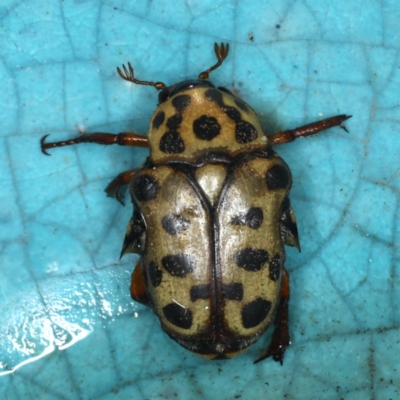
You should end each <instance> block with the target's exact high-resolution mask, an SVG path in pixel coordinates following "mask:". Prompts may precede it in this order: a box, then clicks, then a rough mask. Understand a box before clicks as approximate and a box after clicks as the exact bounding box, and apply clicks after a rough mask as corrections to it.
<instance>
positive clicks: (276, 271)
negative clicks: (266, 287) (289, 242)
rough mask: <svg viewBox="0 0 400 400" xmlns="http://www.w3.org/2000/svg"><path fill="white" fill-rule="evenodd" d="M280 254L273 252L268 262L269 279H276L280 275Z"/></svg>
mask: <svg viewBox="0 0 400 400" xmlns="http://www.w3.org/2000/svg"><path fill="white" fill-rule="evenodd" d="M280 260H281V256H280V255H279V254H275V255H274V256H273V257H272V260H271V261H270V263H269V279H271V280H272V281H277V280H278V279H279V277H280V275H281V262H280Z"/></svg>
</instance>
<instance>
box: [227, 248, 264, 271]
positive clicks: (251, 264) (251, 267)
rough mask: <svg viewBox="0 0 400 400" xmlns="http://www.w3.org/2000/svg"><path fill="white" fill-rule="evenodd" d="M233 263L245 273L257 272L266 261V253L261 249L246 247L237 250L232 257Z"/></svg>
mask: <svg viewBox="0 0 400 400" xmlns="http://www.w3.org/2000/svg"><path fill="white" fill-rule="evenodd" d="M234 260H235V263H236V264H237V265H238V266H239V267H241V268H244V269H245V270H246V271H259V270H260V269H261V267H262V266H263V265H264V264H265V263H266V262H267V261H268V252H267V251H266V250H262V249H253V248H251V247H247V248H245V249H243V250H239V251H238V252H237V253H236V254H235V256H234Z"/></svg>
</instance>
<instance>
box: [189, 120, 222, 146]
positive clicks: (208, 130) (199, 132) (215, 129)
mask: <svg viewBox="0 0 400 400" xmlns="http://www.w3.org/2000/svg"><path fill="white" fill-rule="evenodd" d="M193 132H194V134H195V135H196V137H197V138H198V139H202V140H208V141H210V140H212V139H214V138H215V137H216V136H218V135H219V134H220V132H221V127H220V125H219V123H218V121H217V120H216V119H215V118H214V117H211V116H210V115H202V116H201V117H199V118H197V119H195V120H194V121H193Z"/></svg>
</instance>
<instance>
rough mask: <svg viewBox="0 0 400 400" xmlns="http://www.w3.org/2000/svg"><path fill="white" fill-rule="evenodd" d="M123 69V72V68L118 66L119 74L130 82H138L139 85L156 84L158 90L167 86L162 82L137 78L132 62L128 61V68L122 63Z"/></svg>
mask: <svg viewBox="0 0 400 400" xmlns="http://www.w3.org/2000/svg"><path fill="white" fill-rule="evenodd" d="M122 69H123V70H124V72H122V71H121V69H120V68H119V67H117V72H118V75H119V76H120V77H121V78H122V79H124V80H126V81H128V82H132V83H136V84H137V85H147V86H154V87H155V88H156V89H157V90H162V89H165V88H166V86H165V84H164V83H162V82H150V81H139V79H136V78H135V76H134V72H133V68H132V65H131V63H130V62H128V68H126V67H125V64H122Z"/></svg>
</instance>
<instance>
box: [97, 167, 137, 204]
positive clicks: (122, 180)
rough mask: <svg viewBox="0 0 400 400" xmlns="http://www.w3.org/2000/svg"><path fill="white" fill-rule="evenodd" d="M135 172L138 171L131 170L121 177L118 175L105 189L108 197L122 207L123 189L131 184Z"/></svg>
mask: <svg viewBox="0 0 400 400" xmlns="http://www.w3.org/2000/svg"><path fill="white" fill-rule="evenodd" d="M135 172H136V169H131V170H129V171H125V172H121V173H120V174H119V175H117V176H116V177H115V178H114V179H113V180H112V181H111V182H110V183H109V184H108V186H107V187H106V188H105V189H104V191H105V192H106V193H107V196H108V197H113V198H114V199H117V200H118V201H119V202H120V203H121V204H122V205H124V196H123V194H122V187H123V186H126V185H128V184H129V182H130V181H131V180H132V177H133V174H134V173H135Z"/></svg>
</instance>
